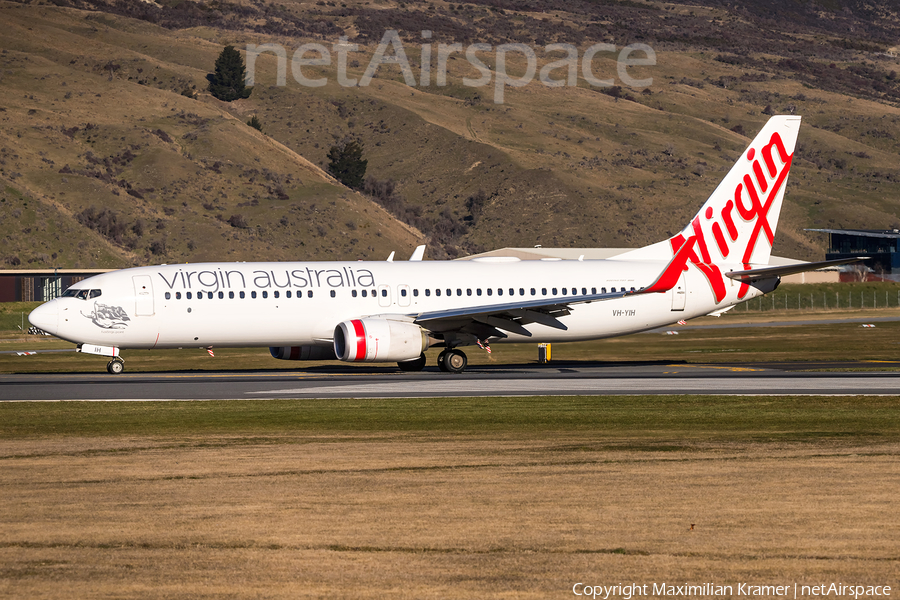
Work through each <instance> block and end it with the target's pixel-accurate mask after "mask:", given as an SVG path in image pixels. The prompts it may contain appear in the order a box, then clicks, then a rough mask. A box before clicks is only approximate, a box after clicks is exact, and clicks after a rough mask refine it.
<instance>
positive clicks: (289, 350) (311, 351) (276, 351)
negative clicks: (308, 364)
mask: <svg viewBox="0 0 900 600" xmlns="http://www.w3.org/2000/svg"><path fill="white" fill-rule="evenodd" d="M269 353H270V354H271V355H272V358H277V359H279V360H334V359H335V358H337V357H336V356H335V355H334V348H331V347H329V346H272V347H270V348H269Z"/></svg>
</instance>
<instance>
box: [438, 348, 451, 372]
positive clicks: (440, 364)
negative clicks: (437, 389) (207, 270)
mask: <svg viewBox="0 0 900 600" xmlns="http://www.w3.org/2000/svg"><path fill="white" fill-rule="evenodd" d="M449 352H450V350H444V351H443V352H441V353H440V354H438V360H437V363H438V369H440V370H441V371H443V372H444V373H446V372H447V365H446V364H444V359H446V358H447V353H449Z"/></svg>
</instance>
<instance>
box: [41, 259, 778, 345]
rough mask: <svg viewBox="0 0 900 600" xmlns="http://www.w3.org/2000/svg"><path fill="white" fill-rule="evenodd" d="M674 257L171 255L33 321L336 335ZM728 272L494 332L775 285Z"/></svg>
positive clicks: (547, 334)
mask: <svg viewBox="0 0 900 600" xmlns="http://www.w3.org/2000/svg"><path fill="white" fill-rule="evenodd" d="M665 266H666V263H665V262H662V261H638V260H585V261H575V260H538V261H518V260H509V261H502V260H501V261H495V260H494V261H491V260H487V261H485V260H473V261H449V262H447V261H427V262H290V263H200V264H183V265H162V266H156V267H139V268H134V269H125V270H121V271H115V272H111V273H106V274H103V275H98V276H96V277H92V278H90V279H87V280H84V281H82V282H79V283H78V284H76V286H73V288H74V287H77V288H78V289H79V290H90V291H91V292H90V293H81V294H80V296H82V297H77V296H69V297H62V298H58V299H56V300H53V301H50V302H48V303H46V304H45V305H43V306H41V307H39V308H38V309H37V310H36V311H35V313H33V315H32V321H33V322H35V324H36V325H37V326H39V327H41V328H43V329H45V330H47V331H48V332H50V333H53V334H55V335H57V336H59V337H61V338H63V339H66V340H69V341H72V342H75V343H78V344H96V345H100V346H111V347H116V348H123V349H124V348H177V347H185V346H195V347H198V346H199V347H209V346H216V347H222V346H232V347H240V346H299V345H319V346H328V345H330V344H331V340H332V337H333V335H334V329H335V326H336V325H337V324H338V323H341V322H342V321H347V320H348V319H359V318H361V317H368V316H376V315H390V316H395V315H407V316H411V317H415V316H416V315H418V314H421V313H427V312H430V311H439V310H447V309H455V308H464V307H473V306H479V307H480V306H490V305H494V304H504V305H506V304H509V303H514V302H517V301H533V300H552V299H557V298H558V299H559V300H560V304H565V300H566V298H571V297H573V296H578V295H583V294H592V293H600V292H601V291H604V292H605V291H620V290H622V289H623V288H624V289H626V290H631V289H632V288H635V289H640V288H641V287H645V286H649V285H650V284H651V283H652V282H653V280H654V279H655V278H656V277H657V276H658V275H659V273H660V272H661V271H662V270H663V269H664V268H665ZM733 268H734V270H739V269H740V268H742V266H741V265H733ZM724 270H726V271H727V270H728V269H727V268H726V269H724ZM725 282H726V284H725V285H726V290H727V295H726V297H725V298H724V299H723V300H722V301H721V302H718V303H716V302H715V299H714V295H713V293H712V292H711V290H710V286H709V283H708V281H707V280H706V279H705V277H704V275H703V274H702V273H701V272H700V271H699V270H698V269H697V268H695V267H693V266H690V267H689V268H688V269H687V270H686V271H685V272H684V274H683V276H682V278H681V279H680V280H679V283H678V285H677V286H676V287H675V288H674V289H672V290H669V291H667V292H665V293H652V294H644V295H634V296H626V297H622V298H616V299H610V300H601V301H595V302H590V303H581V304H574V305H572V308H571V314H568V315H565V316H561V317H559V321H560V322H562V323H563V324H564V325H565V326H566V329H565V330H562V329H557V328H553V327H549V326H546V325H541V324H538V323H530V324H528V325H527V326H526V328H527V330H528V331H529V332H531V334H532V336H531V337H526V336H523V335H521V334H517V333H509V334H508V337H507V338H505V339H496V340H495V339H492V340H491V341H492V342H522V341H528V342H559V341H575V340H588V339H597V338H604V337H612V336H619V335H625V334H628V333H634V332H637V331H643V330H646V329H652V328H655V327H660V326H664V325H667V324H670V323H674V322H676V321H679V320H682V319H691V318H694V317H698V316H702V315H706V314H709V313H711V312H715V311H720V310H723V309H725V308H727V307H729V306H731V305H734V304H737V303H739V302H741V301H744V300H747V299H750V298H753V297H756V296H758V295H760V294H762V293H763V291H769V290H770V289H772V288H771V287H769V288H767V289H765V290H763V291H761V290H759V289H757V288H754V287H750V288H749V290H746V293H745V295H744V297H743V298H741V299H738V293H739V289H740V283H739V282H736V281H733V280H731V279H728V278H725ZM94 290H96V291H97V292H96V293H94V292H93V291H94ZM91 296H93V297H91Z"/></svg>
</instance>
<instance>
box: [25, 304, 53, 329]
mask: <svg viewBox="0 0 900 600" xmlns="http://www.w3.org/2000/svg"><path fill="white" fill-rule="evenodd" d="M28 321H29V322H30V323H31V324H32V325H34V326H35V327H37V328H38V329H43V330H44V331H46V332H47V333H52V334H54V335H56V330H57V329H59V305H58V303H57V302H56V300H51V301H50V302H45V303H43V304H41V305H40V306H38V307H37V308H36V309H34V310H33V311H31V314H29V315H28Z"/></svg>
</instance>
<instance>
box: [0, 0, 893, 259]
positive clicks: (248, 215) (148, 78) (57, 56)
mask: <svg viewBox="0 0 900 600" xmlns="http://www.w3.org/2000/svg"><path fill="white" fill-rule="evenodd" d="M59 3H61V4H62V3H64V2H59ZM70 4H74V5H76V6H77V7H78V8H63V7H49V6H37V5H32V4H19V3H2V4H0V14H2V15H3V22H4V23H5V24H7V26H6V27H4V28H3V30H2V31H0V53H2V56H3V59H4V64H5V67H4V69H3V74H2V80H0V89H2V90H3V92H4V93H3V97H2V100H0V108H2V110H0V153H2V154H0V163H2V164H0V180H2V181H3V187H4V188H5V190H4V191H3V192H2V197H0V200H2V202H0V218H2V221H0V259H3V258H5V259H6V261H7V263H13V264H15V263H16V262H18V263H19V264H23V265H31V266H38V265H41V266H56V265H59V266H93V265H97V266H123V265H128V264H138V263H144V262H174V261H181V260H190V261H197V260H203V259H206V258H211V257H223V256H224V257H229V258H234V259H236V260H243V259H248V258H251V257H252V258H272V259H286V258H364V257H365V258H381V257H383V256H385V255H386V254H387V253H388V252H390V251H391V250H398V252H399V254H400V255H401V256H402V255H403V254H404V253H405V252H409V251H410V250H411V248H412V246H414V245H415V244H416V243H421V241H422V237H421V236H419V235H418V234H417V232H416V231H411V230H410V229H409V228H408V227H405V226H404V225H403V224H401V223H399V222H397V221H396V220H394V219H392V218H391V217H390V216H389V215H388V213H387V212H386V211H384V210H383V209H382V208H379V206H378V204H377V203H376V202H373V201H372V200H371V199H369V198H368V197H365V196H363V195H360V194H358V193H355V192H352V191H350V190H348V189H347V188H344V187H343V186H341V185H340V184H338V183H337V182H335V181H334V180H333V179H331V178H330V177H329V176H328V175H326V174H325V173H324V172H323V167H324V166H325V165H326V162H327V159H326V155H327V153H328V150H329V148H330V147H331V146H332V145H334V144H335V143H338V142H340V141H341V140H346V139H350V138H356V139H359V140H360V141H361V142H362V143H363V145H364V147H365V149H366V152H365V158H366V159H367V160H368V161H369V162H368V174H369V175H370V176H371V177H372V178H374V180H377V181H378V182H379V183H378V184H377V185H370V186H369V188H368V192H369V196H371V197H372V198H374V200H377V201H378V202H380V203H381V204H383V205H384V206H387V207H388V208H389V209H391V210H392V211H393V213H394V214H395V215H396V216H397V217H399V218H400V219H401V220H404V221H406V222H407V223H409V224H412V225H414V226H415V227H416V228H417V229H418V230H420V231H421V232H422V233H423V234H424V238H425V239H426V240H427V241H428V242H429V243H430V249H429V253H428V257H445V256H451V257H452V256H456V255H459V254H462V253H466V252H470V251H473V250H478V249H481V248H492V247H498V246H505V245H514V246H529V245H534V244H543V245H545V246H613V247H622V246H636V245H641V244H646V243H650V242H653V241H657V240H659V239H661V238H663V237H664V236H667V235H669V234H671V233H673V232H674V231H677V230H679V229H680V228H681V227H682V226H683V225H684V224H685V223H686V222H687V220H688V219H689V218H690V216H691V215H693V214H694V212H695V211H696V209H697V207H698V206H699V204H700V203H701V202H702V201H703V200H704V199H705V198H706V196H707V195H708V194H709V193H710V192H711V191H712V190H713V189H714V188H715V186H716V184H717V183H718V181H719V179H720V177H721V176H722V175H724V173H725V172H726V171H727V170H728V169H729V168H730V166H731V164H732V163H733V161H734V160H735V159H736V158H737V157H738V156H739V154H740V152H741V150H742V149H743V147H744V146H745V144H746V143H747V142H748V141H749V138H750V137H752V136H753V135H754V134H755V133H756V132H757V131H758V130H759V128H760V127H761V126H762V124H763V123H764V122H765V120H766V119H767V118H768V115H767V113H785V112H793V113H795V114H799V115H802V116H803V117H804V126H803V128H802V129H801V134H800V142H799V151H798V153H797V158H796V159H795V163H794V164H795V166H794V170H793V173H792V177H791V180H790V182H789V185H788V194H787V201H786V204H785V208H784V211H783V213H782V219H781V223H780V226H779V231H778V235H777V236H776V244H775V246H776V247H775V252H776V253H777V254H781V255H786V256H792V257H796V258H806V259H811V258H820V257H821V255H822V251H823V249H824V243H825V240H824V239H823V238H822V237H821V236H818V235H816V234H809V233H806V232H804V231H803V229H805V228H813V227H863V228H881V227H895V226H898V225H900V204H898V202H897V200H896V198H897V193H898V191H900V169H898V164H900V161H898V159H900V143H898V141H897V138H898V135H897V134H898V133H900V127H898V123H900V108H898V104H897V102H898V99H900V87H898V85H897V82H896V73H895V69H896V68H897V62H898V61H897V59H896V58H893V57H891V56H889V55H888V54H887V51H888V50H890V49H891V48H892V47H893V46H894V45H896V43H897V40H896V37H897V35H896V34H897V31H898V28H897V22H896V19H895V18H894V17H893V14H892V13H891V12H890V11H888V10H887V9H885V8H884V7H881V5H877V4H874V5H872V4H870V5H865V6H862V5H860V6H857V5H854V4H852V3H844V4H841V5H837V4H835V5H834V6H832V5H827V6H826V5H815V4H809V5H803V6H799V5H796V6H795V5H790V6H781V5H780V4H779V3H777V2H773V3H771V4H770V5H764V4H762V3H757V4H755V5H754V6H752V7H741V8H732V7H726V6H724V5H721V6H720V5H719V4H718V3H714V2H709V3H708V4H707V5H699V4H692V5H681V4H677V3H663V2H614V3H609V4H603V5H598V4H595V3H588V2H585V3H553V2H543V1H535V2H529V3H525V2H512V1H510V2H502V3H501V2H499V1H498V2H469V3H465V4H459V3H444V2H426V3H408V4H407V3H394V2H389V1H380V2H372V3H369V2H356V1H352V0H351V1H348V2H344V3H332V2H316V3H313V2H308V3H284V4H281V3H276V2H257V3H251V2H234V3H229V4H226V3H217V4H215V5H212V4H210V5H206V4H203V3H197V2H190V1H183V2H171V3H163V4H162V5H161V6H159V7H156V6H154V5H152V4H144V3H137V5H135V4H133V3H125V2H121V3H119V2H113V1H112V0H111V1H110V2H103V1H100V0H98V1H97V2H90V3H89V2H80V1H79V2H72V3H70ZM84 9H96V10H93V11H88V10H84ZM787 10H790V11H791V12H790V13H789V14H788V13H786V12H785V11H787ZM101 11H102V12H101ZM774 16H778V17H779V19H778V21H777V23H775V22H773V17H774ZM389 28H396V29H398V30H400V33H401V36H402V37H403V38H404V39H405V49H406V52H407V56H408V58H409V61H410V63H411V64H412V65H413V72H414V74H415V75H416V76H418V74H419V68H418V65H419V64H420V63H421V50H420V46H421V44H422V43H423V40H422V38H421V35H420V31H421V30H424V29H428V30H430V31H433V38H432V42H434V43H435V44H436V43H439V42H442V43H451V42H459V43H462V44H469V43H474V42H482V43H488V44H492V45H497V44H501V43H509V42H521V43H526V44H529V45H531V46H533V47H535V48H536V49H537V50H538V56H539V58H540V61H541V64H546V62H547V61H548V60H549V59H548V58H547V57H546V55H545V54H544V53H543V50H542V48H543V46H544V45H545V44H548V43H552V42H565V43H572V44H578V45H579V46H580V48H581V51H583V50H584V49H585V48H586V47H587V46H589V45H590V44H593V43H596V42H599V41H604V42H609V43H613V44H616V45H617V47H621V46H623V45H625V44H627V43H631V42H645V43H648V44H650V45H651V46H652V47H653V48H654V49H655V51H656V54H657V64H656V65H655V66H645V67H638V68H635V67H633V68H631V69H630V72H631V73H632V76H634V77H636V78H643V77H652V78H653V84H652V85H650V86H649V87H648V88H646V89H645V90H639V89H630V88H628V87H616V88H613V89H611V90H610V89H600V88H595V87H591V86H590V85H588V84H587V82H586V81H585V80H584V78H583V73H582V72H581V71H580V70H579V72H578V75H579V81H578V85H577V87H562V88H549V87H546V86H543V85H540V84H538V83H532V84H530V85H528V86H525V87H522V88H507V89H506V90H505V102H504V103H503V104H495V103H494V102H493V89H492V88H471V87H466V86H465V85H463V84H462V79H463V77H477V76H478V73H477V71H475V70H474V69H473V68H472V66H471V64H470V63H469V62H468V61H466V60H465V59H464V58H462V57H461V56H456V57H451V59H450V60H448V62H447V64H448V85H447V86H443V87H441V86H437V85H435V84H434V81H432V83H431V85H429V86H425V87H422V86H417V87H409V86H407V85H406V84H405V83H404V78H403V76H402V74H401V72H400V69H399V68H398V67H396V66H391V65H383V66H381V67H380V68H379V70H378V72H377V74H376V77H375V79H373V81H372V83H371V85H369V86H366V87H342V86H340V85H338V84H337V82H336V79H337V75H336V72H335V69H334V65H335V64H336V61H335V60H334V59H333V60H332V66H331V67H305V68H304V69H305V70H304V72H305V73H307V76H308V77H311V78H312V77H326V78H327V80H328V84H327V85H325V86H323V87H303V86H301V85H299V84H298V83H296V81H294V80H293V79H291V72H290V67H289V68H288V81H287V85H285V86H278V85H276V79H275V74H276V69H275V64H276V61H275V58H274V56H273V55H272V54H266V55H263V56H261V57H260V58H259V59H258V61H257V65H256V86H255V89H254V91H253V94H252V95H251V96H250V98H249V99H246V100H239V101H236V102H233V103H223V102H219V101H217V100H215V99H213V98H212V97H211V96H209V95H208V94H206V93H205V89H206V79H205V76H206V74H207V73H209V72H210V71H211V70H212V66H213V63H214V61H215V58H216V56H217V55H218V53H219V51H220V50H221V48H222V46H224V45H225V44H233V45H235V46H236V47H238V48H244V47H245V46H246V44H248V43H253V44H263V43H277V44H282V45H283V46H285V47H286V48H288V49H289V53H290V52H291V51H292V49H293V48H296V47H297V46H298V45H299V44H301V43H305V42H311V41H315V42H317V43H321V44H323V45H325V46H326V47H328V48H332V45H333V43H335V42H337V40H338V37H339V36H340V35H342V34H344V35H347V36H348V37H349V38H350V42H352V43H356V44H358V45H359V47H360V51H359V52H356V53H351V55H350V63H349V64H350V67H349V71H348V76H349V77H353V78H360V77H361V76H362V75H363V72H364V71H365V68H366V66H367V64H368V62H369V58H370V56H371V53H372V52H373V50H374V48H375V45H376V44H377V42H378V41H379V40H380V39H381V36H382V34H383V33H384V31H385V30H386V29H389ZM289 56H290V54H289ZM481 56H482V59H483V60H484V62H485V63H486V64H488V66H491V67H493V63H492V62H491V61H492V60H493V58H494V55H493V54H492V53H482V54H481ZM432 62H434V57H432ZM508 63H509V71H510V73H511V74H513V75H518V74H521V73H523V72H524V69H525V64H524V62H523V60H522V58H521V57H520V56H519V57H517V56H516V55H514V54H511V55H510V57H509V60H508ZM433 68H434V67H433ZM594 69H595V72H596V73H597V75H598V76H599V77H610V76H612V77H615V76H616V68H615V63H614V62H613V60H611V59H609V58H603V59H600V58H599V57H598V59H597V60H595V64H594ZM556 76H559V75H558V74H556ZM617 83H618V80H617ZM185 90H188V91H186V92H185V93H186V94H189V95H190V94H192V93H193V92H199V93H198V94H197V95H196V98H192V97H188V96H187V95H183V94H182V92H183V91H185ZM252 116H257V117H258V118H259V120H260V121H261V122H262V124H263V129H262V133H260V132H258V131H256V130H254V129H252V128H250V127H247V126H246V125H245V123H246V121H247V120H248V119H249V118H250V117H252ZM104 211H106V212H104ZM26 229H27V230H28V231H26Z"/></svg>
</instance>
